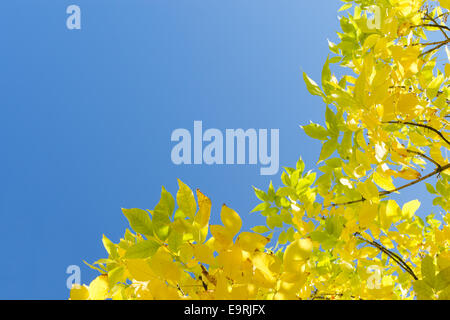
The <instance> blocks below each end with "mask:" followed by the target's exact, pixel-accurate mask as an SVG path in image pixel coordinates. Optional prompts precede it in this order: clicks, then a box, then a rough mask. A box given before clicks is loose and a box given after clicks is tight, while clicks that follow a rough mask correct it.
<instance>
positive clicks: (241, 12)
mask: <svg viewBox="0 0 450 320" xmlns="http://www.w3.org/2000/svg"><path fill="white" fill-rule="evenodd" d="M71 4H76V5H79V6H80V7H81V10H82V29H81V30H68V29H67V28H66V18H67V16H68V15H67V14H66V8H67V6H69V5H71ZM340 5H341V3H340V2H339V1H331V0H327V1H299V0H278V1H273V0H246V1H242V0H227V1H223V0H220V1H219V0H207V1H206V0H177V1H174V0H126V1H125V0H117V1H104V0H96V1H92V0H89V1H87V0H72V1H65V0H64V1H63V0H59V1H56V0H51V1H50V0H33V1H32V0H23V1H1V4H0V12H1V13H2V14H1V18H0V38H1V39H2V45H1V50H0V71H1V72H0V88H1V89H0V119H1V121H2V125H1V126H0V137H1V140H0V141H1V150H2V157H1V158H0V179H1V181H2V183H1V184H0V218H1V225H2V229H3V230H2V238H3V246H2V247H3V250H2V256H1V264H0V283H1V286H0V299H67V298H68V294H69V292H68V290H67V288H66V278H67V276H68V275H67V274H66V273H65V271H66V268H67V266H69V265H80V267H81V270H82V282H83V283H89V282H90V281H91V280H92V279H93V278H94V276H95V275H96V272H94V271H91V270H90V269H89V268H88V267H87V266H85V265H84V264H83V263H82V260H83V259H84V260H87V261H89V262H93V261H95V260H97V259H98V258H102V257H104V256H105V251H104V249H103V247H102V243H101V237H102V234H106V235H107V236H108V237H109V238H110V239H111V240H113V241H116V242H117V241H118V240H119V238H120V237H121V236H122V235H123V232H124V231H125V228H126V227H127V226H128V224H127V221H126V219H125V218H124V216H123V215H122V213H121V210H120V208H122V207H125V208H133V207H138V208H153V207H154V205H155V204H156V203H157V202H158V200H159V193H160V189H161V186H162V185H164V186H165V187H166V188H167V189H168V190H169V191H170V192H172V193H173V194H174V193H175V192H176V190H177V181H176V178H180V179H181V180H183V181H184V182H186V183H187V184H188V185H190V186H191V187H192V188H200V189H201V190H202V191H203V192H204V193H205V194H206V195H208V196H209V197H210V198H211V199H212V201H213V204H214V207H213V209H214V213H213V221H214V222H218V221H219V208H220V206H221V205H222V203H226V204H227V205H228V206H230V207H232V208H234V209H235V210H236V211H238V212H239V213H240V214H241V215H242V216H243V218H244V228H246V229H248V228H249V227H250V226H251V225H255V224H260V222H262V221H263V220H262V219H261V218H260V217H259V216H257V215H250V214H249V212H250V210H251V209H252V208H253V207H254V206H255V205H256V204H257V203H258V200H257V199H256V197H255V196H254V194H253V191H252V188H251V185H255V186H258V187H261V188H267V186H268V184H269V182H270V180H273V181H274V184H275V186H277V185H279V184H280V179H279V176H280V174H281V171H280V172H279V173H278V174H277V175H274V176H261V175H260V174H259V166H250V165H245V166H238V165H235V166H206V165H202V166H175V165H174V164H173V163H172V161H171V159H170V153H171V148H172V147H173V145H174V143H172V142H171V141H170V135H171V133H172V131H173V130H174V129H177V128H186V129H189V130H191V131H192V130H193V122H194V120H201V121H203V126H204V128H217V129H220V130H223V132H224V131H225V129H227V128H231V129H233V128H243V129H248V128H257V129H259V128H267V129H271V128H277V129H280V163H281V165H282V166H293V165H295V163H296V161H297V159H298V157H299V156H300V155H301V156H302V157H303V159H304V160H305V162H306V163H307V168H308V169H312V168H314V164H315V162H316V161H317V159H318V153H319V151H320V143H319V142H316V141H312V140H311V139H309V138H308V137H307V136H306V135H305V134H304V133H303V132H302V131H301V130H300V128H299V125H300V124H306V123H308V122H309V120H312V121H315V122H320V123H323V122H322V119H323V114H324V110H325V106H324V105H323V103H322V102H321V100H320V99H319V98H317V97H312V96H310V95H309V93H308V92H307V91H306V88H305V86H304V84H303V80H302V77H301V75H302V74H301V72H302V71H306V72H307V73H308V74H309V75H310V76H311V77H312V78H315V79H319V78H320V72H321V69H322V65H323V63H324V61H325V59H326V57H327V54H328V49H327V41H326V39H327V38H329V39H335V37H336V36H335V34H336V33H335V32H336V31H337V30H338V25H339V23H338V19H337V13H336V12H337V9H338V8H339V7H340ZM423 190H424V188H421V187H417V188H416V189H414V190H413V192H416V193H417V194H421V193H422V192H423ZM410 195H411V194H410Z"/></svg>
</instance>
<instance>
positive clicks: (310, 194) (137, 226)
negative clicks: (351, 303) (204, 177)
mask: <svg viewBox="0 0 450 320" xmlns="http://www.w3.org/2000/svg"><path fill="white" fill-rule="evenodd" d="M343 2H345V3H344V5H343V7H342V8H341V9H340V13H339V14H340V15H341V17H340V26H341V30H340V31H339V32H338V33H337V35H338V41H337V43H332V42H330V41H329V50H330V53H329V56H328V58H327V60H326V62H325V64H324V66H323V70H322V77H321V81H318V82H319V83H320V85H319V84H318V83H317V82H315V81H314V80H312V79H311V78H310V77H309V76H308V75H306V74H304V75H303V77H304V80H305V83H306V87H307V89H308V91H309V92H310V93H311V94H313V95H316V96H319V97H321V98H322V99H323V102H324V110H325V111H324V113H325V116H324V123H323V124H317V123H309V124H304V125H303V126H302V128H303V129H304V131H305V133H306V134H307V135H308V136H310V137H311V138H313V139H316V140H318V143H321V144H322V149H321V152H320V155H318V161H319V163H318V168H317V171H305V164H304V162H303V161H302V159H301V158H300V160H299V161H298V162H297V163H296V165H295V167H286V168H285V171H284V172H283V173H282V175H281V181H282V186H281V187H279V188H274V186H273V185H272V184H270V186H269V188H268V189H267V191H264V190H260V189H256V188H255V194H256V196H257V198H258V199H259V200H260V201H261V202H260V203H259V204H258V205H257V206H256V207H255V209H254V210H253V211H254V212H258V213H259V214H261V215H263V216H264V217H266V225H263V226H255V227H254V228H252V230H251V232H247V231H242V230H241V227H242V221H241V218H240V216H239V215H238V214H237V213H236V212H235V211H234V210H232V209H231V208H228V207H227V206H225V205H224V206H223V207H222V210H221V212H220V217H221V221H222V225H210V224H209V220H210V214H211V201H210V199H209V198H208V197H207V196H205V195H204V194H203V193H201V192H200V191H199V190H197V191H196V196H195V195H194V192H193V191H192V190H191V189H190V188H189V187H188V186H187V185H185V184H184V183H183V182H181V181H179V190H178V192H177V194H176V197H175V198H174V197H173V196H172V195H171V194H170V193H169V192H168V191H166V190H165V189H164V188H162V192H161V200H160V201H159V203H158V204H157V205H156V207H155V208H154V209H153V210H141V209H123V214H124V215H125V217H126V218H127V219H128V221H129V224H130V227H131V229H127V230H126V232H125V235H124V236H123V238H122V239H120V241H119V242H118V243H113V242H112V241H111V240H109V239H108V238H107V237H105V236H103V244H104V246H105V249H106V251H107V253H108V256H107V258H105V259H100V260H98V261H96V262H95V263H94V264H93V265H91V267H93V268H95V269H97V270H98V271H99V272H100V275H99V276H98V277H97V278H96V279H95V280H93V281H92V282H91V283H90V284H89V285H88V286H87V285H75V286H74V287H73V288H72V290H71V294H70V297H71V299H107V298H112V299H364V300H365V299H450V250H449V248H450V226H449V222H450V216H449V215H448V211H449V209H450V184H449V180H450V170H449V169H450V163H449V161H448V150H449V147H450V134H449V118H450V108H449V101H450V100H449V99H450V89H449V84H450V52H449V50H448V49H447V44H448V43H450V29H449V27H447V25H446V21H447V18H448V16H449V14H450V13H449V10H450V1H449V0H440V1H425V0H353V1H352V0H344V1H343ZM430 182H435V183H433V184H431V183H430ZM419 183H422V184H426V189H427V191H428V192H429V193H430V194H431V195H432V197H433V205H434V206H435V207H434V208H435V209H436V211H437V213H435V214H432V213H430V214H428V215H427V216H426V218H424V219H423V218H421V217H420V216H419V215H417V212H418V209H419V207H420V204H421V203H420V201H419V200H418V199H410V201H409V202H406V203H398V201H397V200H395V199H394V198H393V196H395V194H397V193H406V194H407V192H408V188H409V187H411V186H413V185H416V184H419ZM275 235H276V236H275Z"/></svg>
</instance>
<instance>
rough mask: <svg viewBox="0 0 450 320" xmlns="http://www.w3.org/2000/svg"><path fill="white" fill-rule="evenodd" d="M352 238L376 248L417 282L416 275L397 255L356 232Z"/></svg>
mask: <svg viewBox="0 0 450 320" xmlns="http://www.w3.org/2000/svg"><path fill="white" fill-rule="evenodd" d="M354 236H355V237H356V238H357V239H359V240H361V241H363V242H365V243H367V244H369V245H371V246H373V247H375V248H377V249H378V250H380V251H381V252H383V253H385V254H386V255H387V256H389V258H391V259H392V260H394V261H395V262H396V263H397V264H398V265H399V266H400V267H401V268H402V269H403V270H404V271H406V272H408V273H409V274H410V275H411V276H412V277H413V278H414V280H419V279H418V278H417V276H416V274H415V273H414V271H413V270H412V269H411V268H410V267H409V266H408V264H407V263H406V262H405V261H404V260H403V259H402V258H401V257H400V256H399V255H398V254H396V253H395V252H392V251H390V250H388V249H386V248H385V247H384V246H382V245H381V244H379V243H378V242H375V241H370V240H367V239H366V238H364V237H363V236H362V235H361V234H360V233H359V232H356V233H355V234H354Z"/></svg>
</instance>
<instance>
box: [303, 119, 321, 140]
mask: <svg viewBox="0 0 450 320" xmlns="http://www.w3.org/2000/svg"><path fill="white" fill-rule="evenodd" d="M301 128H302V129H303V130H304V131H305V133H306V134H307V135H308V136H310V137H311V138H313V139H317V140H327V138H328V131H327V129H325V128H324V127H322V126H321V125H319V124H317V123H313V122H311V123H310V124H308V125H307V126H302V127H301Z"/></svg>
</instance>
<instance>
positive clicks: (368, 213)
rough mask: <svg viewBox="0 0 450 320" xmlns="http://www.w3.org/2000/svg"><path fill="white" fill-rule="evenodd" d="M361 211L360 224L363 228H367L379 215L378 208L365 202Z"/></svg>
mask: <svg viewBox="0 0 450 320" xmlns="http://www.w3.org/2000/svg"><path fill="white" fill-rule="evenodd" d="M358 211H359V224H360V225H361V227H363V228H366V227H368V226H369V224H370V223H371V222H372V221H373V220H374V219H375V218H376V216H377V213H378V206H377V205H375V204H373V203H370V202H367V201H365V202H364V203H363V204H362V205H361V207H360V209H359V210H358Z"/></svg>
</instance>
